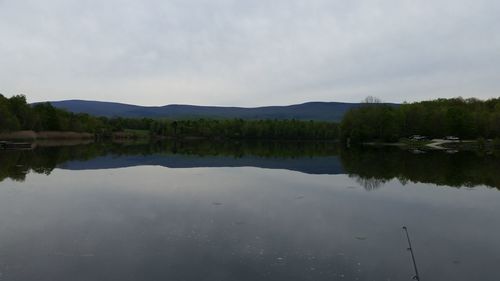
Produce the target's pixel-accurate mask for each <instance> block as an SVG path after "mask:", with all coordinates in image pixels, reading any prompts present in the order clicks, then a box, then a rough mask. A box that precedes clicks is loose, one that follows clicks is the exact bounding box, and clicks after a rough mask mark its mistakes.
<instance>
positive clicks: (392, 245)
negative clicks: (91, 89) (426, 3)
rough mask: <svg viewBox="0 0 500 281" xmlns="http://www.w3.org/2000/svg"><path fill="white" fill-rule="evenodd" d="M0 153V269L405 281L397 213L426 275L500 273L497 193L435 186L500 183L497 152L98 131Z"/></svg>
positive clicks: (126, 276) (13, 273)
mask: <svg viewBox="0 0 500 281" xmlns="http://www.w3.org/2000/svg"><path fill="white" fill-rule="evenodd" d="M0 157H1V162H0V170H1V171H0V173H1V179H2V180H3V181H2V182H1V183H0V214H1V215H0V280H28V281H29V280H38V281H44V280H120V281H123V280H210V281H211V280H214V281H226V280H227V281H230V280H264V281H267V280H315V281H323V280H329V281H330V280H362V281H369V280H411V276H412V274H413V268H412V265H411V259H410V256H409V253H408V252H407V251H406V247H407V242H406V240H405V239H406V238H405V236H404V233H403V232H402V230H401V226H403V225H407V226H408V227H409V230H410V231H411V236H412V245H413V248H414V249H415V254H416V259H417V263H418V266H419V272H420V275H421V278H422V280H458V281H466V280H467V281H469V280H482V281H497V280H500V278H499V277H500V274H499V272H498V270H497V268H498V262H497V261H498V257H499V256H500V241H499V239H498V233H499V232H500V219H499V218H500V204H498V202H499V201H500V192H498V191H497V190H496V189H492V188H487V187H484V186H481V187H475V188H462V189H454V188H435V185H434V184H437V185H444V186H450V185H453V186H462V185H465V186H472V185H488V186H490V187H492V186H494V187H498V182H499V181H498V178H497V177H498V176H497V175H496V172H494V171H495V168H496V169H497V170H496V171H498V168H499V167H498V161H497V160H498V158H494V157H493V156H479V155H476V154H473V153H456V154H454V155H448V154H444V153H427V154H421V155H413V154H411V153H408V152H405V151H401V150H393V149H391V150H375V149H373V150H372V149H370V150H366V149H365V150H363V151H360V150H339V148H338V147H336V146H335V145H334V144H332V143H285V144H279V143H271V144H264V143H253V144H251V143H229V144H227V143H226V144H217V145H213V144H212V145H210V144H206V143H202V144H194V143H184V144H173V143H159V144H134V145H128V144H103V143H100V144H89V145H73V146H66V147H60V146H58V147H39V148H37V149H35V150H33V151H8V152H2V153H0ZM426 159H427V160H426ZM467 161H468V162H476V163H465V162H467ZM431 162H432V163H431ZM463 162H464V163H463ZM477 163H480V164H477ZM439 165H445V167H440V166H439ZM47 175H49V176H47ZM428 183H432V184H428ZM365 189H367V190H376V192H366V190H365Z"/></svg>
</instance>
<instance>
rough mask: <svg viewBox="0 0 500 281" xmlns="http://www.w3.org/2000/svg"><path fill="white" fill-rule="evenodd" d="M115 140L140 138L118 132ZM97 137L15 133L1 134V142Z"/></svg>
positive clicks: (90, 138)
mask: <svg viewBox="0 0 500 281" xmlns="http://www.w3.org/2000/svg"><path fill="white" fill-rule="evenodd" d="M111 137H112V138H114V139H132V138H138V137H139V136H138V135H137V134H134V133H128V132H116V133H113V134H112V135H111ZM95 138H96V135H95V134H93V133H85V132H70V131H40V132H35V131H15V132H5V133H0V141H37V140H94V139H95Z"/></svg>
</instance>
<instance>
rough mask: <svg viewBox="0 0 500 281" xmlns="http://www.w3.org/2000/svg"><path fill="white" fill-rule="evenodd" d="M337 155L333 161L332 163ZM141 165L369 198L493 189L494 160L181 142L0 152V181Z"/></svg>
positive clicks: (499, 179) (497, 177)
mask: <svg viewBox="0 0 500 281" xmlns="http://www.w3.org/2000/svg"><path fill="white" fill-rule="evenodd" d="M339 153H340V156H338V155H339ZM143 165H154V166H163V167H168V168H197V167H259V168H265V169H286V170H290V171H297V172H302V173H307V174H340V173H346V174H349V175H350V176H353V177H354V178H355V179H356V180H357V181H358V182H359V183H360V184H361V185H363V186H364V187H365V188H366V189H368V190H374V189H377V188H378V187H379V186H381V185H383V183H384V182H386V181H389V180H392V179H398V180H400V181H401V182H402V183H405V182H408V181H412V182H422V183H431V184H436V185H446V186H455V187H462V186H470V187H472V186H477V185H486V186H490V187H496V188H499V189H500V173H499V172H498V171H500V158H499V157H498V155H497V156H495V155H479V154H477V153H473V152H460V153H455V154H447V153H443V152H440V151H434V152H429V153H425V154H418V155H415V154H412V153H409V152H407V151H404V150H401V149H390V148H383V149H375V148H369V147H365V148H363V149H348V150H342V149H340V148H339V147H338V146H336V145H335V143H329V142H254V143H252V142H242V143H240V142H236V143H231V142H186V143H178V142H177V143H176V142H170V143H168V142H167V143H146V144H133V145H127V144H116V143H115V144H113V143H95V144H89V145H75V146H71V147H69V146H68V147H39V148H37V149H34V150H32V151H4V152H0V181H2V180H3V179H5V178H10V179H13V180H19V181H22V180H24V178H25V177H26V174H28V173H30V172H36V173H44V174H50V173H51V172H52V170H53V169H54V168H56V167H58V168H62V169H69V170H85V169H112V168H122V167H133V166H143Z"/></svg>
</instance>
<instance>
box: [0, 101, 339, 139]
mask: <svg viewBox="0 0 500 281" xmlns="http://www.w3.org/2000/svg"><path fill="white" fill-rule="evenodd" d="M18 130H33V131H74V132H89V133H96V134H99V135H100V136H106V135H109V134H110V133H112V132H120V131H124V130H143V131H149V133H150V135H151V136H152V137H165V138H190V137H191V138H192V137H195V138H217V139H226V138H228V139H229V138H230V139H335V138H337V137H338V136H339V132H338V126H337V124H336V123H332V122H319V121H298V120H293V119H292V120H243V119H223V120H218V119H192V120H191V119H189V120H169V119H152V118H122V117H113V118H107V117H96V116H92V115H89V114H87V113H72V112H69V111H66V110H63V109H58V108H55V107H54V106H52V105H51V104H50V103H38V104H35V105H29V104H27V102H26V98H25V97H24V96H22V95H18V96H13V97H11V98H5V97H4V96H2V95H0V132H13V131H18Z"/></svg>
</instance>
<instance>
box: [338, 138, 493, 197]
mask: <svg viewBox="0 0 500 281" xmlns="http://www.w3.org/2000/svg"><path fill="white" fill-rule="evenodd" d="M341 161H342V165H343V167H344V169H345V171H346V172H347V173H349V174H352V175H356V176H357V177H358V178H360V179H363V180H366V179H370V180H371V179H378V180H382V183H383V182H385V181H388V180H391V179H398V180H399V181H400V182H401V183H402V184H406V183H407V182H408V181H412V182H423V183H432V184H437V185H448V186H455V187H462V186H468V187H471V186H477V185H486V186H490V187H496V188H498V189H500V173H499V172H498V171H500V159H499V158H498V157H496V156H494V155H479V154H476V153H474V152H460V153H455V154H447V153H443V152H441V151H431V152H429V153H425V154H418V155H415V154H412V153H409V152H407V151H404V150H401V149H398V148H368V147H366V148H363V149H349V150H343V151H341ZM361 182H363V181H361Z"/></svg>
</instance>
